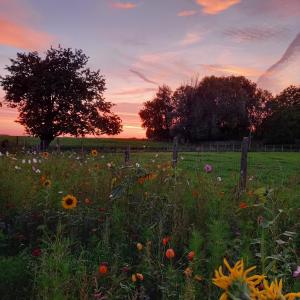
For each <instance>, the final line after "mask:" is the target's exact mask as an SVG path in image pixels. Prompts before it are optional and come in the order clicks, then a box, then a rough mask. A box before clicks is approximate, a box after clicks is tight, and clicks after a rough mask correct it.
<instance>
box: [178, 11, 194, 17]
mask: <svg viewBox="0 0 300 300" xmlns="http://www.w3.org/2000/svg"><path fill="white" fill-rule="evenodd" d="M196 13H197V11H196V10H182V11H180V12H179V13H178V14H177V16H178V17H190V16H193V15H195V14H196Z"/></svg>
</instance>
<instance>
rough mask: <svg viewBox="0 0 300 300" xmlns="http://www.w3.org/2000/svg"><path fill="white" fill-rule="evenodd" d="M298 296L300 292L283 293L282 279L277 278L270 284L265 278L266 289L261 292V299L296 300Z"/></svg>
mask: <svg viewBox="0 0 300 300" xmlns="http://www.w3.org/2000/svg"><path fill="white" fill-rule="evenodd" d="M297 297H299V298H300V293H289V294H286V295H283V294H282V279H280V281H279V282H278V281H277V279H275V281H273V282H271V284H270V285H269V283H268V282H267V281H266V280H264V290H263V291H261V292H260V293H259V299H261V300H281V299H282V300H295V299H297Z"/></svg>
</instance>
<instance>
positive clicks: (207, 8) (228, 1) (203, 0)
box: [196, 0, 241, 15]
mask: <svg viewBox="0 0 300 300" xmlns="http://www.w3.org/2000/svg"><path fill="white" fill-rule="evenodd" d="M240 2H241V0H196V3H197V4H199V5H201V6H203V12H204V13H205V14H209V15H216V14H218V13H220V12H222V11H224V10H226V9H228V8H229V7H231V6H233V5H235V4H238V3H240Z"/></svg>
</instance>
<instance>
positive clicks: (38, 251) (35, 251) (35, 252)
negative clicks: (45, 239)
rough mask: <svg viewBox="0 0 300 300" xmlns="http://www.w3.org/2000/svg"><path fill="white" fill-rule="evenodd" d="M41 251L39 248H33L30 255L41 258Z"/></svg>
mask: <svg viewBox="0 0 300 300" xmlns="http://www.w3.org/2000/svg"><path fill="white" fill-rule="evenodd" d="M41 254H42V250H41V249H40V248H35V249H33V250H32V251H31V255H32V256H34V257H38V256H41Z"/></svg>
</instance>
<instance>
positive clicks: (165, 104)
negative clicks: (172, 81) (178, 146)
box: [139, 85, 174, 140]
mask: <svg viewBox="0 0 300 300" xmlns="http://www.w3.org/2000/svg"><path fill="white" fill-rule="evenodd" d="M144 106H145V107H144V108H143V109H142V110H141V111H140V112H139V115H140V118H141V119H142V127H144V128H147V130H146V136H147V137H148V138H149V139H153V140H168V139H169V138H170V129H171V126H172V112H173V110H174V107H173V103H172V91H171V89H170V88H169V87H168V86H166V85H164V86H161V87H159V88H158V92H157V94H156V97H155V98H154V99H153V100H151V101H147V102H145V103H144Z"/></svg>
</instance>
